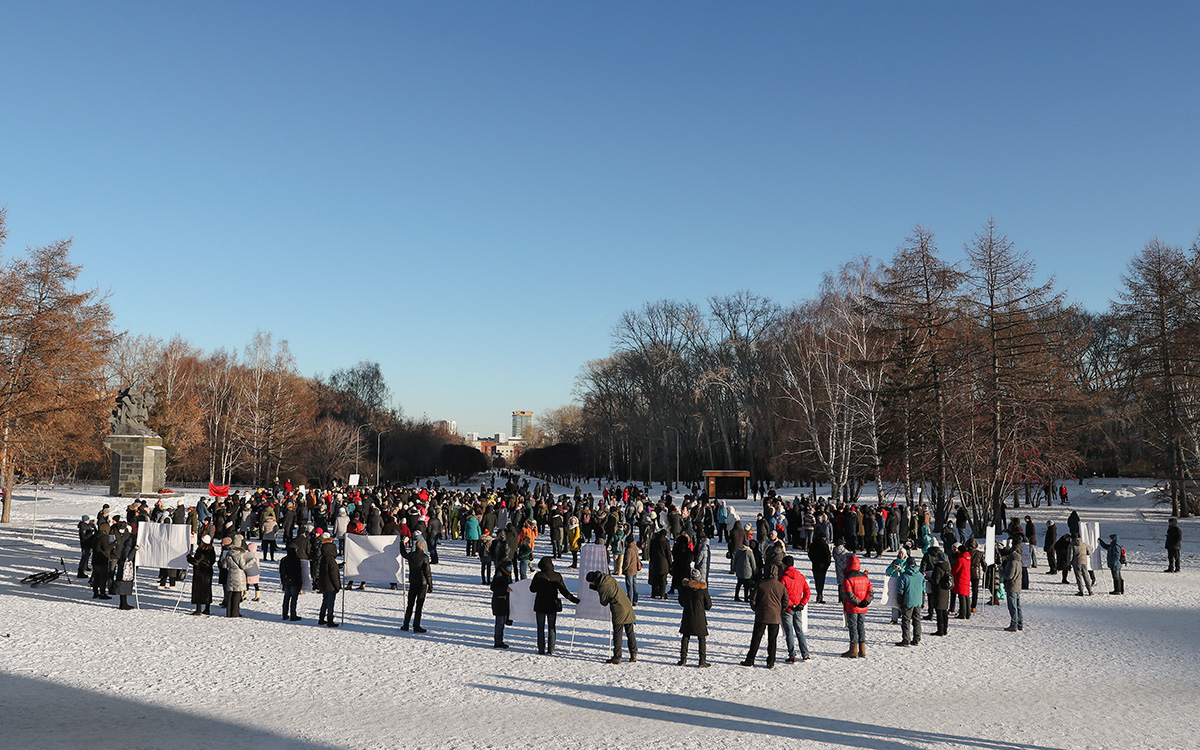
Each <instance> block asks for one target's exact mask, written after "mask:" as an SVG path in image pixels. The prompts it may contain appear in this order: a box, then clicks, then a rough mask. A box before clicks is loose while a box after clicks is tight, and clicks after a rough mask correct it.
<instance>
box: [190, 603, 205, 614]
mask: <svg viewBox="0 0 1200 750" xmlns="http://www.w3.org/2000/svg"><path fill="white" fill-rule="evenodd" d="M200 610H201V607H200V605H199V604H197V605H196V611H195V612H188V614H189V615H202V614H204V613H203V612H201V611H200Z"/></svg>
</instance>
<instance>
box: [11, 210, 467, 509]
mask: <svg viewBox="0 0 1200 750" xmlns="http://www.w3.org/2000/svg"><path fill="white" fill-rule="evenodd" d="M6 218H7V215H6V211H5V210H4V209H0V249H3V246H4V241H5V240H6V239H7V223H6ZM70 248H71V241H70V240H62V241H58V242H54V243H51V244H49V245H46V246H42V247H33V248H27V249H26V251H25V252H24V253H23V254H20V255H16V256H13V257H11V258H6V257H4V256H0V485H2V486H3V489H4V497H5V498H8V497H11V496H12V488H13V485H14V483H15V482H16V479H17V477H18V476H21V477H24V478H49V477H51V476H55V475H58V476H63V477H68V478H70V477H76V478H102V477H107V476H108V473H109V456H108V455H107V451H106V450H105V449H104V438H105V436H107V434H108V433H109V424H108V417H109V414H110V412H111V410H112V409H113V407H114V406H115V398H116V395H117V393H118V392H119V391H120V390H121V389H122V388H126V387H130V388H134V389H139V390H149V391H153V392H154V393H155V395H156V397H157V403H156V405H155V407H154V409H153V410H152V412H151V415H150V419H149V422H148V426H149V427H150V428H151V429H153V430H154V431H155V432H157V433H158V434H159V435H161V436H162V438H163V445H164V447H165V448H166V453H167V477H168V481H169V482H183V481H196V482H203V481H212V482H214V483H217V484H228V483H231V482H233V483H247V484H252V485H256V486H267V485H269V484H271V483H272V482H273V481H275V480H279V481H282V480H283V479H292V480H294V482H295V483H301V482H308V483H309V484H311V485H314V486H328V485H329V484H330V483H331V482H332V481H334V480H335V479H338V480H342V481H345V480H346V479H347V478H348V475H349V474H350V473H351V472H353V471H354V469H355V468H357V469H358V470H359V471H360V472H361V474H362V475H363V483H364V484H368V483H374V479H375V476H374V475H375V473H376V472H377V471H378V472H379V474H380V476H381V478H383V479H392V480H398V481H409V480H412V479H414V478H416V477H421V476H430V475H433V474H436V473H439V472H440V471H445V470H454V471H457V472H460V473H461V472H464V471H469V470H473V469H474V468H475V467H477V466H478V465H479V458H482V454H479V456H478V457H475V456H471V455H467V456H463V455H462V454H461V453H460V452H455V451H450V452H445V451H444V450H443V448H444V446H446V445H447V444H455V443H460V442H461V440H460V439H459V438H458V436H456V435H449V434H446V433H445V432H444V431H443V430H441V429H440V428H439V427H437V426H436V425H434V424H431V423H429V422H427V421H425V420H413V419H408V418H405V416H404V415H403V413H402V411H401V410H400V409H399V408H394V407H393V406H392V404H391V402H392V396H391V392H390V390H389V388H388V385H387V382H386V380H385V379H384V376H383V374H382V372H381V371H380V368H379V364H378V363H376V362H367V361H364V362H360V363H358V364H356V365H353V366H350V367H346V368H342V369H338V370H335V371H333V372H332V373H331V374H330V375H329V376H328V377H322V376H320V375H317V376H315V377H305V376H302V375H301V374H300V373H299V372H298V370H297V368H296V363H295V359H294V358H293V356H292V354H291V351H290V349H289V347H288V342H287V341H285V340H278V341H277V340H275V338H274V337H273V336H272V335H271V334H270V333H265V332H262V331H259V332H257V333H256V334H255V336H254V338H253V340H252V341H251V342H250V343H249V344H247V345H246V346H245V347H244V349H242V350H236V349H218V350H216V351H211V352H205V351H202V350H201V349H199V348H197V347H194V346H192V345H191V344H189V343H188V342H187V341H186V340H184V339H183V338H181V337H179V336H176V337H174V338H172V339H170V340H169V341H163V340H160V339H156V338H153V337H150V336H139V335H134V334H130V333H128V332H124V333H122V332H118V331H116V330H114V328H113V320H112V311H111V309H110V307H109V304H108V297H107V295H105V294H103V293H101V292H100V291H99V290H95V289H93V290H80V289H77V288H76V282H77V280H78V278H79V273H80V271H81V267H80V266H79V265H76V264H73V263H71V260H70ZM475 453H478V451H475ZM442 464H446V465H445V466H442ZM10 510H11V509H10V505H9V504H8V503H7V502H5V504H4V509H3V514H2V515H0V522H7V521H8V520H9V514H10Z"/></svg>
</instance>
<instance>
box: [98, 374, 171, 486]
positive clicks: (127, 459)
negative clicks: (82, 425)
mask: <svg viewBox="0 0 1200 750" xmlns="http://www.w3.org/2000/svg"><path fill="white" fill-rule="evenodd" d="M155 403H157V399H155V398H154V394H153V393H149V392H142V391H136V390H132V389H129V388H126V389H125V390H123V391H121V393H120V395H118V396H117V408H116V409H113V413H112V416H111V417H109V419H108V422H109V424H111V425H112V430H113V434H112V435H109V436H108V438H107V439H106V440H105V441H104V447H105V448H108V449H109V450H110V451H112V454H113V457H112V479H111V481H110V482H109V486H108V494H109V495H112V496H114V497H133V496H135V495H139V494H140V495H154V494H156V493H157V492H158V491H159V490H160V489H162V488H163V487H165V486H166V483H167V451H166V449H165V448H163V445H162V438H161V437H159V436H158V435H156V434H155V433H154V431H153V430H151V429H150V428H149V427H147V426H146V420H147V419H149V418H150V410H151V409H153V408H154V404H155Z"/></svg>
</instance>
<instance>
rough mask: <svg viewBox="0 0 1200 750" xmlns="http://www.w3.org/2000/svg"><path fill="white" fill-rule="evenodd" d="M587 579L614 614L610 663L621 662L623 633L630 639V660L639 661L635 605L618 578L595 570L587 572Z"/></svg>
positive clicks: (602, 602)
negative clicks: (618, 583)
mask: <svg viewBox="0 0 1200 750" xmlns="http://www.w3.org/2000/svg"><path fill="white" fill-rule="evenodd" d="M586 580H587V582H588V588H590V589H592V590H593V591H595V592H596V594H598V595H599V597H600V604H601V606H604V607H608V609H609V613H610V614H611V616H612V626H613V655H612V658H611V659H609V660H608V663H609V664H620V663H621V634H622V633H624V635H625V637H626V638H628V639H629V661H631V662H635V661H637V638H636V637H635V636H634V634H633V623H634V620H635V619H636V617H635V616H634V614H633V605H632V604H630V602H629V597H628V596H626V595H625V592H624V591H622V590H621V587H620V586H618V585H617V581H616V579H615V578H613V577H612V576H610V575H609V574H608V573H603V572H601V571H599V570H593V571H592V572H590V573H588V574H587V576H586Z"/></svg>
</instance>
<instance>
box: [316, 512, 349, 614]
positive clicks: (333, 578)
mask: <svg viewBox="0 0 1200 750" xmlns="http://www.w3.org/2000/svg"><path fill="white" fill-rule="evenodd" d="M313 588H314V589H315V590H317V591H319V592H321V610H320V612H319V613H318V614H317V622H318V623H319V624H321V625H326V626H328V627H331V628H336V627H337V626H338V624H337V623H336V622H334V621H333V605H334V603H335V602H336V601H337V595H338V592H339V591H341V590H342V571H341V566H340V565H338V561H337V545H336V544H334V543H333V535H332V534H330V533H329V532H328V531H326V532H325V533H323V534H321V550H320V553H319V554H318V556H317V574H316V576H314V577H313Z"/></svg>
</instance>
